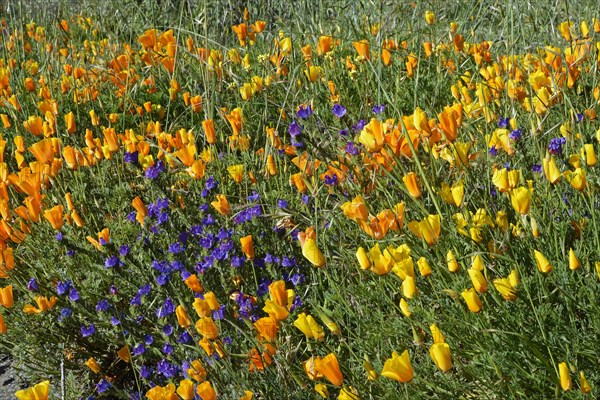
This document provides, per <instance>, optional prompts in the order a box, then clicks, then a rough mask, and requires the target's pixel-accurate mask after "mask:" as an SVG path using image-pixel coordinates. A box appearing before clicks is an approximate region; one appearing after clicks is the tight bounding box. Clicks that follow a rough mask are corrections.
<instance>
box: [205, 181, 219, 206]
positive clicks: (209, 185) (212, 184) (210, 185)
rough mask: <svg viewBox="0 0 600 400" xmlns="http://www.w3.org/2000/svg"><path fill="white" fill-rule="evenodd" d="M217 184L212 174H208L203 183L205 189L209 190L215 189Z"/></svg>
mask: <svg viewBox="0 0 600 400" xmlns="http://www.w3.org/2000/svg"><path fill="white" fill-rule="evenodd" d="M217 186H219V182H218V181H217V180H216V179H215V178H214V176H209V177H208V179H207V180H206V184H205V187H206V190H208V191H211V190H213V189H216V188H217ZM207 206H208V205H207Z"/></svg>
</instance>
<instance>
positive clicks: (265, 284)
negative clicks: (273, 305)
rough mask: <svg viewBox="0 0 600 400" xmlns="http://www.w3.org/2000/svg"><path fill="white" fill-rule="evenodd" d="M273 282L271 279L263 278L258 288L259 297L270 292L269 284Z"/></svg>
mask: <svg viewBox="0 0 600 400" xmlns="http://www.w3.org/2000/svg"><path fill="white" fill-rule="evenodd" d="M270 284H271V280H270V279H266V278H262V280H261V282H260V284H259V285H258V287H257V288H256V295H257V296H259V297H262V296H264V295H265V294H267V293H269V285H270Z"/></svg>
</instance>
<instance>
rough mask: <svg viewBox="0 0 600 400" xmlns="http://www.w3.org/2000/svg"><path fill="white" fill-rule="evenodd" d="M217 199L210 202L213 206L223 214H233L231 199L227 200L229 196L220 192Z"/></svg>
mask: <svg viewBox="0 0 600 400" xmlns="http://www.w3.org/2000/svg"><path fill="white" fill-rule="evenodd" d="M216 197H217V199H216V200H215V201H213V202H211V203H210V205H211V206H213V208H214V209H215V210H217V212H218V213H219V214H221V215H229V214H231V208H230V206H229V201H227V197H225V195H223V194H218V195H217V196H216Z"/></svg>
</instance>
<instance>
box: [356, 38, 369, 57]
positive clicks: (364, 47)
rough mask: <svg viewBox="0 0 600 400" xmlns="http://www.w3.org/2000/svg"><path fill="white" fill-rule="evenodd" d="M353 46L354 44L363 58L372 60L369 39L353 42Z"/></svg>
mask: <svg viewBox="0 0 600 400" xmlns="http://www.w3.org/2000/svg"><path fill="white" fill-rule="evenodd" d="M352 46H354V49H355V50H356V52H357V53H358V56H359V57H360V58H361V59H363V60H367V61H368V60H370V59H371V53H370V51H369V48H370V46H369V42H368V41H367V40H361V41H358V42H352Z"/></svg>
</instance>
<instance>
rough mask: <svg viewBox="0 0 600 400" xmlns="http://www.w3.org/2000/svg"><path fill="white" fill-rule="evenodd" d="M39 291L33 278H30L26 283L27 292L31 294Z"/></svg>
mask: <svg viewBox="0 0 600 400" xmlns="http://www.w3.org/2000/svg"><path fill="white" fill-rule="evenodd" d="M38 289H39V286H38V283H37V281H36V280H35V278H31V279H30V280H29V282H27V290H29V291H31V292H35V291H36V290H38Z"/></svg>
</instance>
